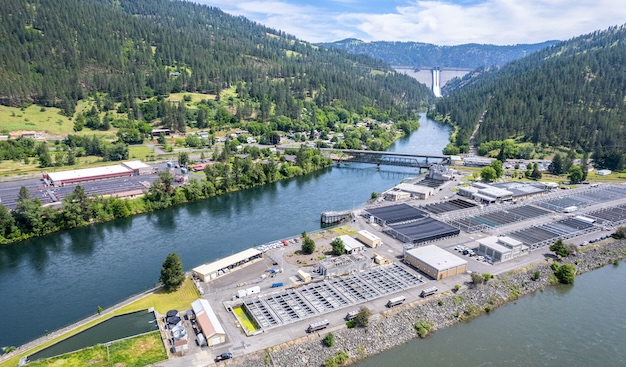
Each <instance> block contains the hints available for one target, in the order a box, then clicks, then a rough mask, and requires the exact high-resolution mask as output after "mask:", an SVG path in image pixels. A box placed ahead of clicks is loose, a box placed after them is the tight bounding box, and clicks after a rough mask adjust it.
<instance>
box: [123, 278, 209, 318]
mask: <svg viewBox="0 0 626 367" xmlns="http://www.w3.org/2000/svg"><path fill="white" fill-rule="evenodd" d="M199 298H200V293H198V289H197V288H196V286H195V284H193V281H192V280H191V278H187V279H185V282H184V283H183V285H182V286H181V287H180V289H178V290H177V291H176V292H170V293H168V292H165V291H159V292H156V293H153V294H151V295H149V296H146V297H144V298H142V299H140V300H137V301H135V302H133V303H131V304H129V305H128V306H124V307H122V308H120V309H119V310H117V311H116V312H118V314H119V313H128V312H133V311H139V310H145V309H146V308H150V307H154V309H155V310H157V311H159V312H160V313H162V314H165V313H166V312H167V311H169V310H186V309H189V308H190V307H191V302H193V301H195V300H197V299H199Z"/></svg>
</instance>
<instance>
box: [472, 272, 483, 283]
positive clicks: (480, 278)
mask: <svg viewBox="0 0 626 367" xmlns="http://www.w3.org/2000/svg"><path fill="white" fill-rule="evenodd" d="M471 277H472V283H474V285H480V284H483V283H484V282H485V278H483V276H482V275H480V274H478V273H472V275H471Z"/></svg>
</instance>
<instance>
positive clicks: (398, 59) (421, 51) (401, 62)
mask: <svg viewBox="0 0 626 367" xmlns="http://www.w3.org/2000/svg"><path fill="white" fill-rule="evenodd" d="M557 42H558V41H546V42H543V43H536V44H521V45H511V46H497V45H480V44H475V43H472V44H465V45H457V46H437V45H433V44H429V43H421V42H387V41H377V42H363V41H361V40H358V39H353V38H349V39H345V40H342V41H336V42H329V43H322V44H321V45H324V46H326V47H334V48H339V49H343V50H346V51H348V52H350V53H353V54H360V55H367V56H371V57H375V58H377V59H381V60H384V61H385V62H387V63H389V64H391V65H398V66H415V67H434V66H440V67H456V68H471V69H475V68H478V67H481V66H492V65H498V66H502V65H504V64H506V63H508V62H510V61H513V60H517V59H520V58H522V57H524V56H527V55H530V54H531V53H533V52H535V51H538V50H541V49H544V48H546V47H550V46H552V45H554V44H556V43H557Z"/></svg>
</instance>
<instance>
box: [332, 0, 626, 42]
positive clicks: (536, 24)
mask: <svg viewBox="0 0 626 367" xmlns="http://www.w3.org/2000/svg"><path fill="white" fill-rule="evenodd" d="M621 5H622V0H569V1H566V0H524V1H520V0H486V1H482V2H478V3H473V4H469V5H464V4H462V3H461V4H455V3H452V2H447V1H416V2H413V3H411V4H408V5H406V6H398V7H397V8H396V12H394V13H386V14H366V13H346V14H342V15H340V16H339V17H338V18H337V19H338V21H340V22H347V23H349V24H350V25H351V26H352V27H355V28H357V29H359V30H361V31H362V32H364V33H366V34H367V35H368V37H367V40H388V41H419V42H427V43H435V44H440V45H454V44H462V43H472V42H474V43H493V44H515V43H534V42H541V41H546V40H550V39H567V38H571V37H574V36H577V35H579V34H584V33H587V32H591V31H594V30H596V29H604V28H607V27H608V26H611V25H617V24H622V23H624V22H626V7H624V6H621Z"/></svg>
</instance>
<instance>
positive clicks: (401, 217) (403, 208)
mask: <svg viewBox="0 0 626 367" xmlns="http://www.w3.org/2000/svg"><path fill="white" fill-rule="evenodd" d="M366 213H367V214H368V215H369V217H370V220H371V221H374V222H376V223H378V224H380V225H381V226H384V225H392V224H394V223H404V222H409V221H414V220H418V219H421V218H424V217H427V216H428V214H427V213H426V212H423V211H421V210H419V209H417V208H414V207H412V206H410V205H407V204H398V205H389V206H383V207H379V208H370V209H366Z"/></svg>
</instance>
